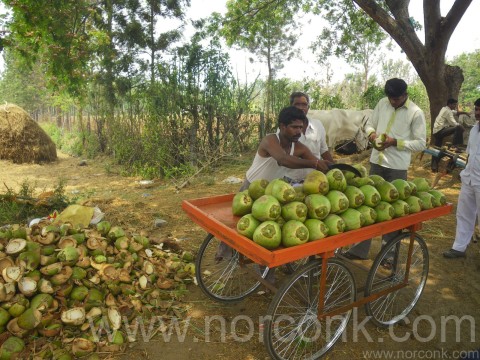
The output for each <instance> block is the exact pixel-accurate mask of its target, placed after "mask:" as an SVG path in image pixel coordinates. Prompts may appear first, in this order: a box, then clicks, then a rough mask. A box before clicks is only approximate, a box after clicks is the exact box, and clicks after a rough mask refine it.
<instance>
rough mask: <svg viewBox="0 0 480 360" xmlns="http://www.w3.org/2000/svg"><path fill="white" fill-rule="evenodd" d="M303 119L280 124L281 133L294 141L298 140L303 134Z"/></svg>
mask: <svg viewBox="0 0 480 360" xmlns="http://www.w3.org/2000/svg"><path fill="white" fill-rule="evenodd" d="M302 130H303V120H300V119H298V120H294V121H292V122H291V123H290V124H288V125H287V126H285V125H283V124H280V133H281V134H282V135H283V136H285V137H286V138H287V140H289V141H292V142H297V141H298V140H299V139H300V136H301V135H302Z"/></svg>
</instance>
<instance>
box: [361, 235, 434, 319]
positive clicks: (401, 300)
mask: <svg viewBox="0 0 480 360" xmlns="http://www.w3.org/2000/svg"><path fill="white" fill-rule="evenodd" d="M410 247H411V257H410V261H409V255H408V254H409V250H410ZM385 262H387V263H389V264H390V265H389V268H386V267H385V266H384V264H385ZM408 264H409V266H408ZM407 270H408V271H407ZM406 276H408V277H407V278H406ZM427 276H428V249H427V245H426V244H425V241H424V240H423V239H422V238H421V237H420V236H419V235H417V234H415V235H414V237H413V242H412V243H410V233H402V234H400V235H399V236H398V237H396V238H395V239H393V240H392V241H391V242H390V243H388V244H387V245H386V246H384V247H383V249H382V250H381V251H380V253H379V254H378V255H377V257H376V258H375V261H374V262H373V265H372V267H371V269H370V272H369V273H368V277H367V282H366V285H365V297H367V296H370V295H372V294H375V293H379V292H381V291H388V289H389V288H392V287H394V286H398V285H401V284H402V283H404V282H405V284H404V285H405V286H404V287H402V288H399V289H397V290H393V291H392V292H389V293H387V294H385V295H383V296H381V297H379V298H378V299H376V300H373V301H370V302H368V303H366V304H365V310H366V312H367V315H368V316H370V317H371V320H372V321H373V322H374V323H375V324H376V325H377V326H382V327H386V326H389V325H393V324H395V323H397V322H399V321H400V320H402V319H403V318H405V317H406V316H407V315H408V314H409V313H410V311H412V309H413V307H414V306H415V304H416V303H417V301H418V299H419V298H420V295H421V294H422V291H423V288H424V287H425V283H426V281H427Z"/></svg>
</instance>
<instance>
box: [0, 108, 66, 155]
mask: <svg viewBox="0 0 480 360" xmlns="http://www.w3.org/2000/svg"><path fill="white" fill-rule="evenodd" d="M0 159H6V160H11V161H13V162H14V163H16V164H22V163H31V162H34V163H40V162H50V161H54V160H56V159H57V149H56V147H55V143H54V142H53V141H52V139H50V137H49V136H48V135H47V134H46V133H45V131H43V129H42V128H41V127H40V126H39V125H38V124H37V123H36V122H35V121H34V120H33V119H32V118H31V117H30V115H28V113H27V112H26V111H25V110H23V109H22V108H20V107H19V106H17V105H14V104H5V105H1V106H0Z"/></svg>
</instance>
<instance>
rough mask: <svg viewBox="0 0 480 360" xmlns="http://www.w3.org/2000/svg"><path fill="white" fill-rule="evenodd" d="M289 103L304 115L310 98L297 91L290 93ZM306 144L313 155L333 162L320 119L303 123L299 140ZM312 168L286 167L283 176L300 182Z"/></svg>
mask: <svg viewBox="0 0 480 360" xmlns="http://www.w3.org/2000/svg"><path fill="white" fill-rule="evenodd" d="M290 105H292V106H295V107H296V108H298V109H300V110H302V111H303V113H304V114H305V115H307V114H308V110H309V109H310V99H309V97H308V95H307V94H305V93H303V92H300V91H297V92H293V93H292V94H291V95H290ZM299 141H300V142H301V143H302V144H304V145H306V146H307V147H308V148H309V149H310V151H311V152H312V154H313V155H315V157H317V158H319V159H322V160H327V161H328V162H331V163H333V162H334V160H333V157H332V155H331V154H330V152H329V151H328V145H327V134H326V132H325V128H324V126H323V124H322V123H321V121H319V120H315V119H308V117H307V120H306V121H305V123H304V128H303V133H302V136H301V137H300V140H299ZM313 170H314V169H312V168H305V169H286V170H285V177H287V178H289V179H291V180H292V181H293V182H301V181H302V180H303V179H305V177H306V176H307V175H308V174H309V173H310V172H311V171H313Z"/></svg>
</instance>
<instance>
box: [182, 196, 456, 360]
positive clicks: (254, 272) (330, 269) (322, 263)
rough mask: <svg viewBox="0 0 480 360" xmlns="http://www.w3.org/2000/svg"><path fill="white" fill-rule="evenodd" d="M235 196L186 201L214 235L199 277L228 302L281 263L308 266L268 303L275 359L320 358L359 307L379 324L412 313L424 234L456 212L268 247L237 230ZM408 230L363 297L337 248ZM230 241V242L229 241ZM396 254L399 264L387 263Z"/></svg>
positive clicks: (374, 271) (386, 250)
mask: <svg viewBox="0 0 480 360" xmlns="http://www.w3.org/2000/svg"><path fill="white" fill-rule="evenodd" d="M233 196H234V194H228V195H221V196H214V197H209V198H201V199H194V200H184V201H183V203H182V208H183V209H184V211H185V212H186V213H187V214H188V215H189V217H190V218H191V219H192V220H193V221H194V222H195V223H197V224H198V225H200V226H201V227H202V228H203V229H205V230H206V231H207V232H208V235H207V237H206V238H205V240H204V242H203V244H202V245H201V247H200V249H199V252H198V255H197V259H196V269H195V271H196V278H197V281H198V284H199V286H200V287H201V289H202V290H203V292H204V293H205V294H206V295H208V296H209V297H211V298H213V299H215V300H217V301H221V302H233V301H239V300H241V299H243V298H244V297H246V296H248V295H249V294H251V293H253V292H254V291H255V290H256V289H257V288H258V287H259V286H260V285H261V284H262V283H263V284H265V285H267V286H270V287H271V285H269V283H268V282H267V281H265V278H266V277H267V276H268V273H269V270H270V269H271V268H273V267H277V266H280V265H284V264H288V263H294V262H297V263H302V259H310V260H309V261H308V262H304V265H302V266H300V267H298V268H297V269H296V270H295V272H294V273H293V274H291V275H290V276H289V277H288V278H287V279H286V280H285V281H283V283H282V284H281V285H280V287H279V288H278V289H275V290H276V292H275V295H274V297H273V299H272V302H271V303H270V306H269V308H268V313H267V316H266V321H265V323H264V337H263V338H264V341H265V345H266V347H267V350H268V352H269V354H270V356H271V357H272V358H273V359H318V358H321V357H322V356H323V355H324V354H325V353H326V352H327V351H328V350H329V349H330V348H331V347H332V346H333V345H334V344H335V342H336V341H337V340H338V339H339V338H340V337H341V335H342V333H343V332H344V330H345V329H346V327H347V324H348V321H349V319H350V316H351V313H352V309H353V308H354V307H358V306H361V305H364V306H365V310H366V313H367V315H368V316H369V317H370V319H371V321H373V322H374V323H375V324H376V325H378V326H389V325H393V324H395V323H397V322H398V321H400V320H402V319H403V318H405V316H407V315H408V314H409V313H410V311H411V310H412V309H413V307H414V306H415V304H416V303H417V301H418V299H419V298H420V296H421V294H422V291H423V288H424V286H425V283H426V280H427V275H428V261H429V258H428V250H427V246H426V244H425V241H424V240H423V239H422V238H421V237H420V236H419V235H418V234H417V233H416V231H418V230H419V229H420V228H421V223H422V222H424V221H427V220H430V219H433V218H436V217H439V216H442V215H446V214H448V213H450V212H451V210H452V205H451V204H447V205H444V206H441V207H437V208H434V209H430V210H424V211H421V212H418V213H415V214H411V215H407V216H404V217H402V218H397V219H393V220H390V221H386V222H381V223H377V224H373V225H369V226H366V227H363V228H361V229H358V230H352V231H348V232H346V233H343V234H339V235H335V236H330V237H327V238H325V239H322V240H317V241H312V242H308V243H306V244H303V245H298V246H295V247H291V248H280V249H278V250H273V251H271V250H267V249H265V248H263V247H261V246H259V245H257V244H256V243H254V242H253V241H252V240H250V239H248V238H246V237H244V236H242V235H240V234H239V233H237V231H236V224H237V221H238V220H239V217H237V216H234V215H233V214H232V210H231V206H232V199H233ZM395 230H403V231H402V233H401V234H400V235H399V236H398V237H396V238H395V239H394V240H393V241H391V242H389V243H388V244H387V245H386V246H384V247H383V248H382V250H381V251H380V252H379V254H378V255H377V256H376V258H375V260H374V261H373V265H372V266H371V268H370V270H369V272H368V275H367V280H366V283H365V285H364V287H363V288H362V290H363V296H361V297H359V298H358V299H357V295H358V292H359V291H358V289H357V287H356V285H355V279H354V277H353V275H352V273H351V271H350V269H349V268H348V267H347V266H346V263H345V261H342V259H341V256H336V252H337V249H339V248H342V247H344V246H347V245H351V244H354V243H357V242H360V241H363V240H366V239H370V238H373V237H376V236H380V235H382V234H385V233H390V232H392V231H395ZM226 245H228V246H226ZM387 258H388V259H392V258H393V266H392V267H391V269H386V268H385V267H383V266H382V263H383V261H384V260H385V259H387Z"/></svg>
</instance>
